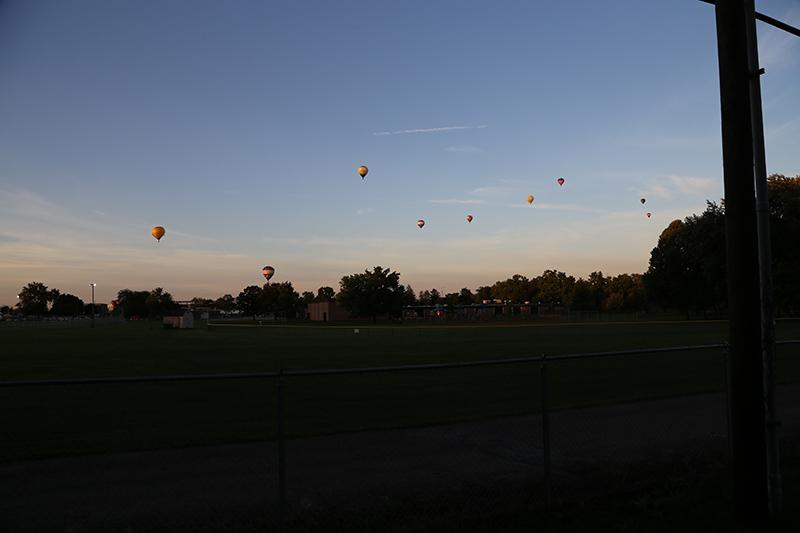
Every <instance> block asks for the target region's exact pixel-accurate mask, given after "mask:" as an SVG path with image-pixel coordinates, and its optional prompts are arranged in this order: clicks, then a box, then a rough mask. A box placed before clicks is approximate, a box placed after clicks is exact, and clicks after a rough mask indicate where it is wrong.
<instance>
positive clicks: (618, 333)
mask: <svg viewBox="0 0 800 533" xmlns="http://www.w3.org/2000/svg"><path fill="white" fill-rule="evenodd" d="M356 329H358V333H356V332H355V330H356ZM726 336H727V324H726V323H723V322H710V321H709V322H675V321H672V322H657V323H656V322H654V323H641V322H640V323H620V324H567V325H509V326H498V325H493V326H453V327H448V326H432V325H422V326H409V325H402V324H394V325H378V326H371V325H368V324H346V325H339V326H331V325H325V326H322V325H308V324H305V323H300V324H288V325H287V324H270V325H265V326H261V327H259V326H257V325H253V324H248V325H246V326H238V327H225V328H211V329H206V328H204V327H198V328H196V329H193V330H166V329H162V328H161V327H160V326H159V325H158V324H154V323H120V324H112V325H107V326H102V327H96V328H79V329H53V330H49V329H45V328H42V329H36V330H16V329H11V328H0V337H1V338H2V344H3V350H2V354H0V381H21V380H53V379H80V378H109V377H134V376H179V375H211V374H238V373H263V372H277V371H278V370H279V369H281V368H283V370H284V371H286V372H288V373H290V374H289V375H287V377H286V378H285V404H286V428H287V432H288V434H289V435H311V434H322V433H332V432H343V431H360V430H365V429H378V428H390V427H408V426H414V425H429V424H441V423H448V422H454V421H459V420H468V419H479V418H487V417H496V416H506V415H515V414H523V413H530V412H534V411H537V410H539V409H540V408H541V388H540V387H541V373H540V368H539V364H538V362H534V363H524V364H522V363H515V364H506V365H490V366H472V367H464V368H455V369H450V368H447V369H433V370H413V371H402V372H398V371H395V372H376V373H355V374H344V375H316V376H295V375H291V372H295V371H309V370H323V369H357V368H370V367H385V366H400V365H419V364H422V365H424V364H436V363H453V362H467V361H483V360H497V359H510V358H524V357H539V356H540V355H541V354H542V353H546V354H547V355H548V356H549V357H552V356H558V355H567V354H580V353H597V352H611V351H618V350H637V349H655V348H665V347H675V346H688V345H709V344H719V343H722V342H724V341H725V338H726ZM777 336H778V338H779V339H800V321H796V320H794V321H780V322H779V323H778V327H777ZM797 349H798V348H793V350H794V352H795V353H796V352H797ZM780 355H781V354H780V353H779V356H780ZM784 359H786V361H780V370H781V379H782V380H790V379H791V380H794V381H797V380H800V365H798V363H799V362H800V361H798V359H800V358H798V357H788V358H787V357H784ZM548 377H549V383H548V388H549V391H550V400H549V402H550V407H551V408H553V409H561V408H569V407H576V406H585V405H596V404H601V403H614V402H628V401H636V400H642V399H647V398H655V397H663V396H670V395H677V394H689V393H695V392H705V391H710V390H722V388H723V387H724V369H723V365H722V353H721V350H719V349H710V350H693V351H685V352H674V353H644V354H628V355H620V356H613V357H596V358H590V359H578V360H574V359H572V360H565V361H559V360H552V361H551V362H550V363H548ZM277 404H278V389H277V380H276V379H275V378H257V379H237V378H229V379H221V380H209V381H157V382H147V383H111V384H100V385H87V384H80V385H59V386H33V387H0V405H3V408H2V410H0V427H2V430H0V432H2V434H3V438H2V439H0V460H5V461H7V460H17V459H21V458H27V457H50V456H59V455H71V454H84V453H102V452H110V451H121V450H141V449H151V448H160V447H171V446H184V445H194V444H210V443H221V442H241V441H253V440H264V439H273V438H275V437H276V434H277V412H278V407H277ZM22 406H24V407H22Z"/></svg>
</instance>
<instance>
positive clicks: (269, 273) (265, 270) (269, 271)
mask: <svg viewBox="0 0 800 533" xmlns="http://www.w3.org/2000/svg"><path fill="white" fill-rule="evenodd" d="M261 273H262V274H264V277H265V278H267V283H269V280H270V278H271V277H272V276H273V274H275V269H274V268H272V267H271V266H265V267H264V268H262V269H261Z"/></svg>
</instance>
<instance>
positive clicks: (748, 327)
mask: <svg viewBox="0 0 800 533" xmlns="http://www.w3.org/2000/svg"><path fill="white" fill-rule="evenodd" d="M715 11H716V26H717V48H718V56H719V78H720V105H721V119H722V156H723V170H724V181H725V241H726V256H727V274H728V309H729V315H730V319H729V339H730V365H731V448H732V457H731V470H732V474H733V505H734V512H735V514H736V517H737V519H738V520H739V522H741V523H743V524H747V525H750V526H757V525H758V524H761V523H763V522H764V521H765V520H766V519H767V517H768V495H767V467H766V455H767V451H766V431H765V428H764V425H765V416H764V367H763V358H762V354H761V342H760V337H761V327H760V322H761V313H760V309H759V308H760V294H759V264H758V232H757V228H756V226H757V221H756V210H755V186H754V179H753V137H752V120H751V116H750V85H749V82H750V69H749V66H748V62H747V27H746V23H745V18H746V17H745V11H746V9H745V3H744V0H726V1H725V2H717V3H716V9H715Z"/></svg>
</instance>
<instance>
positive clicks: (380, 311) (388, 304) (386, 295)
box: [336, 266, 405, 322]
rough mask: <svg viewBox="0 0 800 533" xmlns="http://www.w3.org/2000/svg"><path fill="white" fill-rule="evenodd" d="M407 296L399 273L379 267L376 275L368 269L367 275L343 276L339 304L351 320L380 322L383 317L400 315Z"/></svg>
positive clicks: (337, 300) (374, 269)
mask: <svg viewBox="0 0 800 533" xmlns="http://www.w3.org/2000/svg"><path fill="white" fill-rule="evenodd" d="M404 293H405V287H403V286H402V285H400V274H399V273H397V272H392V271H390V270H389V269H388V268H387V269H383V268H381V267H380V266H376V267H374V268H373V269H372V272H370V271H369V270H365V271H364V273H363V274H352V275H350V276H343V277H342V279H341V281H340V282H339V294H338V295H337V296H336V302H337V303H338V304H339V305H340V306H341V307H342V308H343V309H346V310H347V312H348V313H350V316H351V317H354V318H355V317H362V318H371V319H372V321H373V322H376V321H377V319H378V316H380V315H393V316H399V315H400V313H401V311H402V307H403V295H404Z"/></svg>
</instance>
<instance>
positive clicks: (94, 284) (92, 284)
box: [89, 283, 97, 327]
mask: <svg viewBox="0 0 800 533" xmlns="http://www.w3.org/2000/svg"><path fill="white" fill-rule="evenodd" d="M89 285H90V286H91V287H92V327H94V288H95V286H96V285H97V283H90V284H89Z"/></svg>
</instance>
